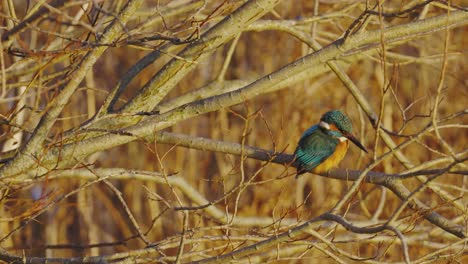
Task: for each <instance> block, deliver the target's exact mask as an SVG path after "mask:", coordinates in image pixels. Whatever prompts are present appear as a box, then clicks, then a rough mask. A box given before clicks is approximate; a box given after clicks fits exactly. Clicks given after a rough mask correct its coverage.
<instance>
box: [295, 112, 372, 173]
mask: <svg viewBox="0 0 468 264" xmlns="http://www.w3.org/2000/svg"><path fill="white" fill-rule="evenodd" d="M352 132H353V126H352V124H351V120H349V118H348V117H347V116H346V115H344V114H343V113H342V112H341V111H339V110H332V111H329V112H326V113H325V114H323V116H322V117H321V118H320V123H318V124H316V125H313V126H312V127H310V128H309V129H307V130H306V131H305V132H304V134H302V137H301V139H300V140H299V143H298V144H297V148H296V151H295V152H294V155H295V156H296V162H297V163H298V167H297V175H296V178H297V177H299V175H301V174H302V173H305V172H308V171H311V172H313V173H324V172H327V171H329V170H330V169H331V168H333V167H336V166H337V165H338V163H340V162H341V160H342V159H343V158H344V156H345V154H346V151H347V150H348V146H349V140H350V141H351V142H353V143H354V144H355V145H356V146H358V147H359V148H360V149H362V150H364V151H365V152H366V153H367V150H366V148H365V147H364V146H363V145H362V144H361V142H359V140H358V139H357V138H356V137H354V136H353V134H352Z"/></svg>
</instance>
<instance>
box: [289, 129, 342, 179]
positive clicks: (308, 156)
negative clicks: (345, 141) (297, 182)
mask: <svg viewBox="0 0 468 264" xmlns="http://www.w3.org/2000/svg"><path fill="white" fill-rule="evenodd" d="M312 128H313V127H311V128H309V129H308V130H307V131H306V132H305V133H304V135H303V136H302V138H301V139H300V140H299V144H298V146H297V148H296V151H295V153H294V154H295V155H296V158H297V160H298V161H299V163H300V167H301V169H305V170H311V169H313V168H315V167H317V166H318V165H319V164H320V163H322V162H323V161H324V160H325V159H327V158H328V157H330V156H331V155H332V154H333V152H334V151H335V148H336V145H337V144H338V142H337V140H335V139H333V138H330V137H329V136H327V135H326V134H325V133H323V132H322V131H320V130H319V129H314V130H313V131H309V130H311V129H312ZM308 132H310V133H308Z"/></svg>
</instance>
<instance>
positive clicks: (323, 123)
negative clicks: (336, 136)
mask: <svg viewBox="0 0 468 264" xmlns="http://www.w3.org/2000/svg"><path fill="white" fill-rule="evenodd" d="M319 126H320V127H323V128H325V129H327V130H330V125H329V124H328V123H327V122H325V121H320V123H319Z"/></svg>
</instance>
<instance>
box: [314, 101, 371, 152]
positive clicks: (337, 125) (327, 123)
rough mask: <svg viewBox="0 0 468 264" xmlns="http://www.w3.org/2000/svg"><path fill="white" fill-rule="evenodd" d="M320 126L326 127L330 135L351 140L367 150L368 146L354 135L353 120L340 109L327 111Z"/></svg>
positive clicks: (342, 139) (343, 139)
mask: <svg viewBox="0 0 468 264" xmlns="http://www.w3.org/2000/svg"><path fill="white" fill-rule="evenodd" d="M319 126H320V127H321V128H323V129H325V130H326V131H327V132H328V134H329V135H331V136H333V137H336V138H337V139H338V140H340V141H345V140H348V139H349V140H351V142H353V143H354V144H355V145H356V146H358V147H359V148H360V149H362V150H364V151H365V152H367V150H366V148H365V147H364V146H363V145H362V144H361V142H359V140H358V139H357V138H356V137H355V136H354V135H353V125H352V124H351V120H350V119H349V118H348V117H347V116H346V115H345V114H343V113H342V112H341V111H340V110H331V111H328V112H326V113H325V114H323V115H322V117H321V118H320V123H319Z"/></svg>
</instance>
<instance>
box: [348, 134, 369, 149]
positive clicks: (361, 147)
mask: <svg viewBox="0 0 468 264" xmlns="http://www.w3.org/2000/svg"><path fill="white" fill-rule="evenodd" d="M345 137H346V138H347V139H349V140H351V142H353V143H354V145H356V146H358V147H359V148H360V149H362V150H364V151H365V152H366V153H368V152H367V150H366V148H365V147H364V146H363V145H362V144H361V142H359V140H358V139H357V138H355V137H354V136H353V135H352V134H346V135H345Z"/></svg>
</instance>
